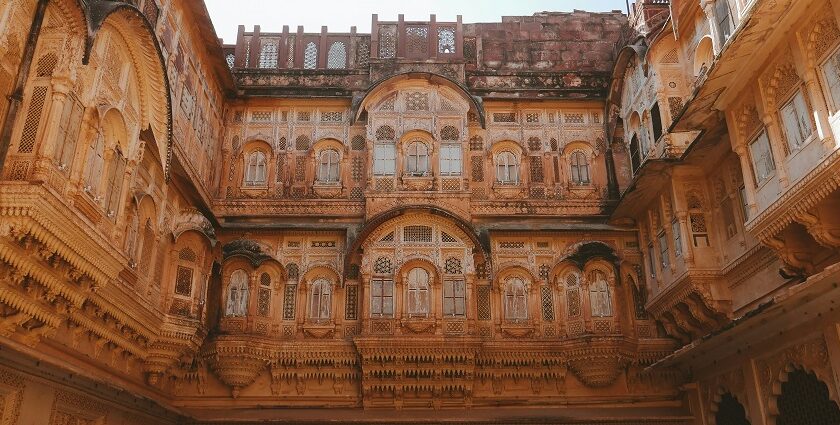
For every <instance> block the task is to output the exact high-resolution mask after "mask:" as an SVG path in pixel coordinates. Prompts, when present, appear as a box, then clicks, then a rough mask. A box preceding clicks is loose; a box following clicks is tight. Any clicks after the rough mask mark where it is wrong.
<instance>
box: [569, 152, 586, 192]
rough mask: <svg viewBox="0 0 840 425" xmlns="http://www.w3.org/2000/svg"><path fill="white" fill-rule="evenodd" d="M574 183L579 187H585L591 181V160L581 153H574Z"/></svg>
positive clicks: (572, 161) (572, 160)
mask: <svg viewBox="0 0 840 425" xmlns="http://www.w3.org/2000/svg"><path fill="white" fill-rule="evenodd" d="M571 163H572V183H574V184H577V185H585V184H589V183H590V179H589V159H587V158H586V155H585V154H584V153H583V152H581V151H574V152H572V158H571Z"/></svg>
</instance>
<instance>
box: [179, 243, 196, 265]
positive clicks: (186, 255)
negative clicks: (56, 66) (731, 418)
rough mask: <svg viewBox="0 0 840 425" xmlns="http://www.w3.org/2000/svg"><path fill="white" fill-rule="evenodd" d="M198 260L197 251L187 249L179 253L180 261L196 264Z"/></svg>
mask: <svg viewBox="0 0 840 425" xmlns="http://www.w3.org/2000/svg"><path fill="white" fill-rule="evenodd" d="M196 258H197V257H196V255H195V251H193V250H191V249H190V248H187V247H185V248H183V249H181V251H179V252H178V259H179V260H182V261H189V262H193V263H194V262H195V260H196Z"/></svg>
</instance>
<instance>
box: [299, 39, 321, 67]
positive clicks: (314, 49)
mask: <svg viewBox="0 0 840 425" xmlns="http://www.w3.org/2000/svg"><path fill="white" fill-rule="evenodd" d="M317 66H318V46H316V45H315V43H313V42H311V41H310V42H309V44H307V45H306V49H305V50H304V51H303V69H315V68H316V67H317Z"/></svg>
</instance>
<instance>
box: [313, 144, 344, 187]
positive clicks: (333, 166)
mask: <svg viewBox="0 0 840 425" xmlns="http://www.w3.org/2000/svg"><path fill="white" fill-rule="evenodd" d="M340 166H341V154H339V153H338V151H336V150H335V149H324V150H322V151H321V152H319V153H318V183H321V184H338V182H339V181H340V180H341V175H340V171H341V168H340Z"/></svg>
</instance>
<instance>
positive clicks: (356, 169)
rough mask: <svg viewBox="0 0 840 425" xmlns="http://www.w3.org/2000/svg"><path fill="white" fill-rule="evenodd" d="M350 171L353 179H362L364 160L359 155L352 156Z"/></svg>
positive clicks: (357, 180) (358, 180)
mask: <svg viewBox="0 0 840 425" xmlns="http://www.w3.org/2000/svg"><path fill="white" fill-rule="evenodd" d="M350 171H351V177H352V178H353V181H356V182H360V181H362V180H363V179H364V160H363V159H362V158H359V157H355V158H353V164H352V166H351V170H350Z"/></svg>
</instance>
